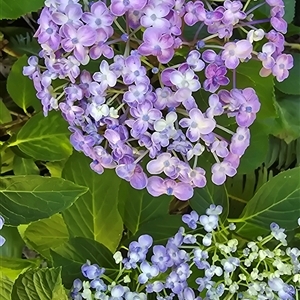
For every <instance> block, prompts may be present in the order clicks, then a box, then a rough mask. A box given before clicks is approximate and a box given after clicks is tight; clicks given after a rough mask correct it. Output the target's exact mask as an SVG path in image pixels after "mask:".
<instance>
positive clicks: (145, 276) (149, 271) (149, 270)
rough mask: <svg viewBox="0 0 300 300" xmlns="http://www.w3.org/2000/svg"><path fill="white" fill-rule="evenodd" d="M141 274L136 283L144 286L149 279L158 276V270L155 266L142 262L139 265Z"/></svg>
mask: <svg viewBox="0 0 300 300" xmlns="http://www.w3.org/2000/svg"><path fill="white" fill-rule="evenodd" d="M140 268H141V271H142V273H141V274H140V275H139V277H138V282H139V283H141V284H145V283H146V282H147V281H148V280H149V279H151V278H153V277H155V276H157V275H158V274H159V268H158V266H156V265H152V266H151V265H150V264H149V263H148V262H146V261H143V262H142V263H141V265H140Z"/></svg>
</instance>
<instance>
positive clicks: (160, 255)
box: [151, 245, 172, 273]
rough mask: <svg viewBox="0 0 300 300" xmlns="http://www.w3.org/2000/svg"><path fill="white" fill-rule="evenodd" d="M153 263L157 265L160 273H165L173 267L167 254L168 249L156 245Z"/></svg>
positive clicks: (152, 258) (152, 257)
mask: <svg viewBox="0 0 300 300" xmlns="http://www.w3.org/2000/svg"><path fill="white" fill-rule="evenodd" d="M151 261H152V263H153V264H154V265H156V266H157V267H158V269H159V271H160V272H162V273H163V272H165V271H166V270H167V268H168V267H171V266H172V262H171V260H170V256H169V255H168V253H167V249H166V247H164V246H161V245H156V246H154V247H153V255H152V256H151Z"/></svg>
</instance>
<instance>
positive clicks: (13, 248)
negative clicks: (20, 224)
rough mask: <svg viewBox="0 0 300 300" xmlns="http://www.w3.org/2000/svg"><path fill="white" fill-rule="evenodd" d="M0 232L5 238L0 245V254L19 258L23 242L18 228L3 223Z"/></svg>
mask: <svg viewBox="0 0 300 300" xmlns="http://www.w3.org/2000/svg"><path fill="white" fill-rule="evenodd" d="M0 234H1V235H2V236H3V237H4V238H5V239H6V241H5V243H4V245H3V246H2V247H0V256H2V257H11V258H21V257H22V251H23V248H24V246H25V243H24V241H23V239H22V238H21V236H20V234H19V231H18V228H17V227H11V226H5V225H4V226H3V228H2V229H1V232H0ZM0 266H1V262H0Z"/></svg>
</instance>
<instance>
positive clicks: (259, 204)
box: [235, 167, 300, 235]
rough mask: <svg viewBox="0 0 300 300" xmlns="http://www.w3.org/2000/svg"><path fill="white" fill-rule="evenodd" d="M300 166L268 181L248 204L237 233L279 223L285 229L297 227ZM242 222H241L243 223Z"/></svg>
mask: <svg viewBox="0 0 300 300" xmlns="http://www.w3.org/2000/svg"><path fill="white" fill-rule="evenodd" d="M299 175H300V168H299V167H298V168H294V169H291V170H288V171H285V172H282V173H279V174H278V175H277V176H275V177H273V178H272V179H271V180H270V181H268V182H267V183H265V184H264V185H263V186H262V187H261V188H260V189H259V190H258V192H257V193H256V194H255V195H254V197H253V198H252V199H251V200H250V201H249V202H248V204H247V205H246V207H245V209H244V211H243V213H242V215H241V217H240V219H238V220H235V221H236V222H239V225H241V227H240V228H238V230H237V233H239V234H240V235H243V233H244V232H247V235H248V234H249V226H250V227H251V226H252V227H253V226H255V227H260V228H264V229H268V228H269V226H270V224H271V223H272V222H276V223H278V224H279V226H280V227H282V228H284V229H286V230H292V229H295V228H296V227H297V226H298V224H297V220H298V218H299V215H300V180H299ZM240 223H241V224H240Z"/></svg>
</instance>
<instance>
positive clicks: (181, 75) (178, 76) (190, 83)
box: [170, 69, 201, 92]
mask: <svg viewBox="0 0 300 300" xmlns="http://www.w3.org/2000/svg"><path fill="white" fill-rule="evenodd" d="M170 81H171V82H172V84H174V85H175V86H176V87H177V88H178V89H181V88H186V89H189V90H190V91H192V92H196V91H198V90H199V89H200V87H201V84H200V82H199V79H198V77H197V76H196V75H195V73H194V71H193V70H191V69H187V70H186V71H184V72H180V71H176V70H174V71H173V72H172V73H171V74H170Z"/></svg>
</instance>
